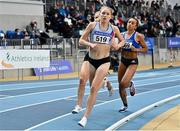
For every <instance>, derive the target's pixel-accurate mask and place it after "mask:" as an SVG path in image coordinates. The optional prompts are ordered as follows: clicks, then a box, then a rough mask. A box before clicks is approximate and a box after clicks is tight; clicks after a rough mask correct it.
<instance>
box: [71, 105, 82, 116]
mask: <svg viewBox="0 0 180 131" xmlns="http://www.w3.org/2000/svg"><path fill="white" fill-rule="evenodd" d="M81 110H82V108H81V107H80V106H79V105H76V106H75V107H74V109H73V110H72V114H78V113H79V112H80V111H81Z"/></svg>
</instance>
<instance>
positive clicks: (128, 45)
mask: <svg viewBox="0 0 180 131" xmlns="http://www.w3.org/2000/svg"><path fill="white" fill-rule="evenodd" d="M131 46H132V42H127V41H126V42H125V44H124V46H123V48H124V49H131Z"/></svg>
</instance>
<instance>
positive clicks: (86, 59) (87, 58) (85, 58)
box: [84, 52, 89, 61]
mask: <svg viewBox="0 0 180 131" xmlns="http://www.w3.org/2000/svg"><path fill="white" fill-rule="evenodd" d="M88 60H89V52H87V53H86V55H85V57H84V61H88Z"/></svg>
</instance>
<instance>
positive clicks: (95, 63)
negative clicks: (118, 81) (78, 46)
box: [88, 56, 110, 69]
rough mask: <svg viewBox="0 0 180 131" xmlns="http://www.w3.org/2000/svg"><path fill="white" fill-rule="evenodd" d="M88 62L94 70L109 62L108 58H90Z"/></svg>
mask: <svg viewBox="0 0 180 131" xmlns="http://www.w3.org/2000/svg"><path fill="white" fill-rule="evenodd" d="M88 61H89V63H90V64H91V65H93V66H94V68H96V69H97V68H98V67H99V66H100V65H102V64H104V63H107V62H110V57H109V56H108V57H106V58H102V59H98V60H96V59H92V58H90V57H89V58H88Z"/></svg>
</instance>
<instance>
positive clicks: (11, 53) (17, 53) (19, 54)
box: [0, 49, 50, 70]
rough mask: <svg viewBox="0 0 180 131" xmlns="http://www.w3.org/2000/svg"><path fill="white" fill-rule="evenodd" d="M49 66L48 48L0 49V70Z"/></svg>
mask: <svg viewBox="0 0 180 131" xmlns="http://www.w3.org/2000/svg"><path fill="white" fill-rule="evenodd" d="M49 66H50V51H49V50H16V49H15V50H14V49H13V50H0V70H4V69H22V68H42V67H49Z"/></svg>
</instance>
